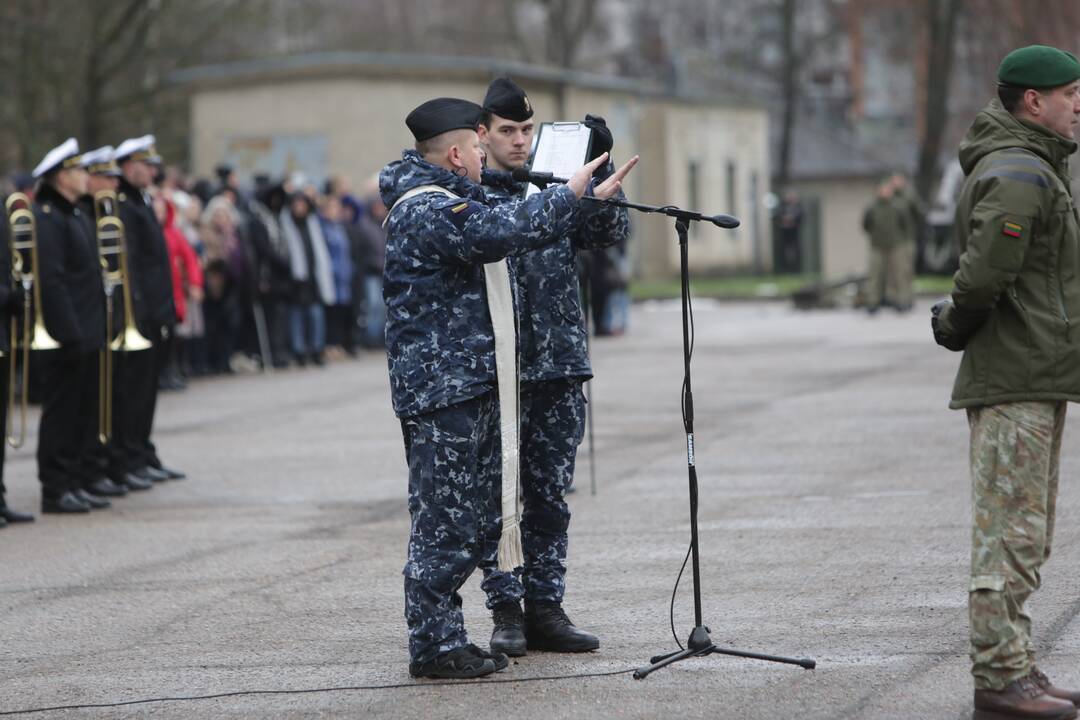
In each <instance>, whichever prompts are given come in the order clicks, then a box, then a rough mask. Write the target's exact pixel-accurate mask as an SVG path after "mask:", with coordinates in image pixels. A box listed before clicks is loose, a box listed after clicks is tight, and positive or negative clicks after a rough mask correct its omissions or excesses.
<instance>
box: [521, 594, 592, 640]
mask: <svg viewBox="0 0 1080 720" xmlns="http://www.w3.org/2000/svg"><path fill="white" fill-rule="evenodd" d="M525 639H526V641H527V645H528V648H529V649H530V650H547V651H548V652H588V651H589V650H596V649H597V648H598V647H600V639H599V638H598V637H596V636H595V635H591V634H589V633H587V632H585V631H584V630H578V629H577V628H576V627H574V623H572V622H570V618H568V617H566V613H565V612H563V609H562V605H561V604H560V603H542V602H537V603H530V602H529V601H528V600H526V601H525Z"/></svg>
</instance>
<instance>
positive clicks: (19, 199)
mask: <svg viewBox="0 0 1080 720" xmlns="http://www.w3.org/2000/svg"><path fill="white" fill-rule="evenodd" d="M5 209H6V210H7V214H8V228H9V229H10V231H11V279H12V282H14V283H15V284H16V285H17V286H19V287H21V288H22V293H23V307H22V309H23V312H22V337H21V342H19V340H20V337H19V328H18V326H17V325H18V324H17V323H16V322H15V319H14V318H12V322H11V352H12V358H11V363H10V367H9V373H10V375H9V377H8V407H7V413H8V428H9V430H8V435H7V443H8V445H10V446H11V447H13V448H20V447H22V445H23V443H24V442H26V409H27V405H28V404H29V392H30V351H31V350H55V349H57V348H59V347H60V343H58V342H56V340H54V339H53V338H52V336H51V335H49V333H48V332H47V331H46V330H45V321H44V318H43V317H42V314H41V283H40V282H39V280H40V278H39V277H38V267H39V266H38V248H37V222H36V220H35V219H34V212H33V209H32V206H31V204H30V198H29V197H27V196H26V195H25V194H23V193H12V194H11V195H9V196H8V199H7V202H6V203H5ZM31 308H32V311H31ZM19 349H21V350H22V383H21V385H18V384H17V383H16V380H17V379H18V377H17V374H16V364H17V363H16V362H15V360H16V355H17V350H19ZM16 403H18V405H19V425H18V426H16V425H14V424H13V423H12V422H11V412H12V407H13V406H14V405H15V404H16ZM16 427H17V429H16Z"/></svg>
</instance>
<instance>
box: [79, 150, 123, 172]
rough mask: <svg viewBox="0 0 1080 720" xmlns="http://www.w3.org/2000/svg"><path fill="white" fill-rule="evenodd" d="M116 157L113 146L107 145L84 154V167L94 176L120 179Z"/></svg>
mask: <svg viewBox="0 0 1080 720" xmlns="http://www.w3.org/2000/svg"><path fill="white" fill-rule="evenodd" d="M114 156H115V151H114V150H113V146H112V145H105V146H104V147H99V148H97V149H96V150H90V151H89V152H85V153H83V154H82V166H83V167H84V168H86V170H87V171H88V172H89V173H90V174H92V175H109V176H111V177H119V175H120V168H119V167H118V166H117V164H116V160H115V159H114Z"/></svg>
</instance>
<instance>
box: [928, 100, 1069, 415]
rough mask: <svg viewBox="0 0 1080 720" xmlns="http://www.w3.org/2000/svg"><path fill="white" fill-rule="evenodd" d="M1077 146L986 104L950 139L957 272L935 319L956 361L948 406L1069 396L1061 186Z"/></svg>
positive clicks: (1065, 197)
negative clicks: (956, 186)
mask: <svg viewBox="0 0 1080 720" xmlns="http://www.w3.org/2000/svg"><path fill="white" fill-rule="evenodd" d="M1076 148H1077V145H1076V143H1075V142H1073V141H1072V140H1069V139H1067V138H1065V137H1062V136H1061V135H1058V134H1057V133H1054V132H1052V131H1050V130H1048V129H1046V128H1044V127H1042V126H1039V125H1037V124H1034V123H1030V122H1026V121H1021V120H1017V119H1016V118H1014V117H1013V116H1012V115H1011V114H1010V113H1008V112H1006V111H1005V110H1004V108H1002V106H1001V104H1000V103H999V102H998V101H997V100H995V101H993V102H992V103H990V105H989V106H988V107H987V108H986V109H984V110H983V111H982V112H980V113H979V114H978V115H977V116H976V118H975V122H974V124H973V125H972V126H971V129H970V130H969V131H968V134H967V137H965V138H964V141H963V142H962V143H961V145H960V164H961V165H962V166H963V169H964V172H965V174H966V175H967V179H966V180H965V182H964V187H963V190H962V191H961V193H960V198H959V200H958V202H957V208H956V225H955V227H956V235H957V238H958V240H959V242H960V250H961V253H962V254H961V256H960V269H959V270H957V271H956V275H955V276H954V278H953V292H952V304H951V305H949V306H946V308H945V309H944V310H943V311H942V313H941V316H940V318H939V327H940V330H941V332H942V333H943V334H945V335H946V336H950V337H952V338H955V339H958V340H960V341H961V344H963V346H964V356H963V359H962V360H961V361H960V369H959V371H958V372H957V375H956V383H955V385H954V387H953V394H952V402H951V403H950V407H952V408H966V407H976V406H981V405H993V404H998V403H1006V402H1015V401H1021V400H1080V327H1077V325H1080V246H1078V244H1080V221H1078V218H1077V214H1076V210H1075V208H1074V206H1073V200H1072V191H1071V188H1070V186H1069V182H1070V180H1069V167H1068V158H1069V155H1071V154H1072V153H1073V152H1075V151H1076Z"/></svg>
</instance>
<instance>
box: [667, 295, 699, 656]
mask: <svg viewBox="0 0 1080 720" xmlns="http://www.w3.org/2000/svg"><path fill="white" fill-rule="evenodd" d="M686 314H687V318H688V320H689V326H690V344H689V348H687V357H688V358H689V359H693V341H694V331H693V302H692V300H691V299H690V288H689V287H687V291H686ZM686 381H687V378H686V376H684V377H683V390H681V393H680V400H681V406H683V426H684V427H685V426H686V421H687V420H688V417H687V403H686ZM692 552H693V543H692V542H691V543H690V544H689V545H687V548H686V557H684V558H683V565H681V566H680V567H679V569H678V575H676V576H675V587H673V588H672V601H671V606H670V607H669V612H667V617H669V620H670V621H671V626H672V637H673V638H675V644H676V647H678V649H679V651H683V650H685V648H684V647H683V641H681V640H679V637H678V631H677V630H676V629H675V596H676V595H677V594H678V585H679V582H680V581H681V580H683V573H684V572H686V563H687V562H689V561H690V553H692Z"/></svg>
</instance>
